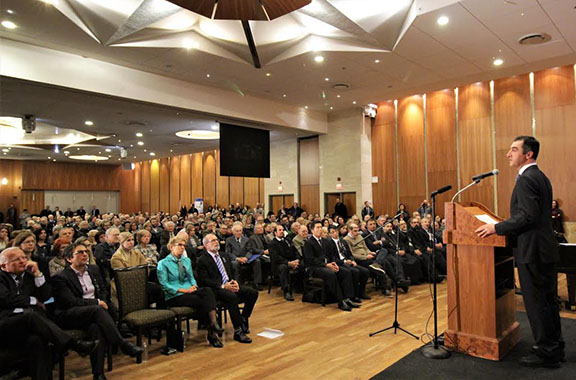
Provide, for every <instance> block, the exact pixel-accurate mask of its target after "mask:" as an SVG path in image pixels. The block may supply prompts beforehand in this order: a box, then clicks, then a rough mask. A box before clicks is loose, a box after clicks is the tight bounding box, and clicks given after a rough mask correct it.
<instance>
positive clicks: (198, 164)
mask: <svg viewBox="0 0 576 380" xmlns="http://www.w3.org/2000/svg"><path fill="white" fill-rule="evenodd" d="M202 161H203V160H202V153H194V154H192V162H191V166H192V167H191V170H192V174H191V178H192V199H191V201H192V202H194V199H196V198H202V192H203V188H202V187H203V185H202V175H203V174H202Z"/></svg>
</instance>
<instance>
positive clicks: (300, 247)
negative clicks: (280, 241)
mask: <svg viewBox="0 0 576 380" xmlns="http://www.w3.org/2000/svg"><path fill="white" fill-rule="evenodd" d="M296 223H297V222H296ZM307 240H308V226H306V225H302V224H300V223H298V235H296V236H294V237H293V238H292V245H293V246H294V248H295V249H296V252H298V255H300V257H301V258H302V260H304V243H306V241H307Z"/></svg>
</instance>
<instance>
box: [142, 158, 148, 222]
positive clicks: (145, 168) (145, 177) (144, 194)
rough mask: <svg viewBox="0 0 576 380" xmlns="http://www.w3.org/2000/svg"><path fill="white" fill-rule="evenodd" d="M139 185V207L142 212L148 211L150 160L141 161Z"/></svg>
mask: <svg viewBox="0 0 576 380" xmlns="http://www.w3.org/2000/svg"><path fill="white" fill-rule="evenodd" d="M141 167H142V171H141V173H142V174H141V182H140V183H141V185H140V189H141V190H140V191H141V194H142V198H141V206H140V207H141V208H142V212H148V213H149V212H150V161H144V162H142V163H141Z"/></svg>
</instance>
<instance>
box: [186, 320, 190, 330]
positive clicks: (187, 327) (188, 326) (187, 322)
mask: <svg viewBox="0 0 576 380" xmlns="http://www.w3.org/2000/svg"><path fill="white" fill-rule="evenodd" d="M186 332H187V333H188V334H190V318H186Z"/></svg>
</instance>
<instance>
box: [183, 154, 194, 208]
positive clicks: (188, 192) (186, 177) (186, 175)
mask: <svg viewBox="0 0 576 380" xmlns="http://www.w3.org/2000/svg"><path fill="white" fill-rule="evenodd" d="M191 164H192V155H190V154H185V155H182V156H180V203H182V204H183V205H186V207H188V208H190V205H191V204H192V203H193V202H194V201H193V199H192V188H191V187H190V186H191V185H192V179H191V169H190V168H191Z"/></svg>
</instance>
